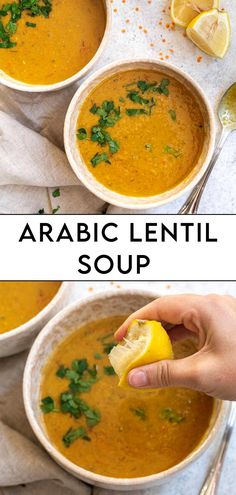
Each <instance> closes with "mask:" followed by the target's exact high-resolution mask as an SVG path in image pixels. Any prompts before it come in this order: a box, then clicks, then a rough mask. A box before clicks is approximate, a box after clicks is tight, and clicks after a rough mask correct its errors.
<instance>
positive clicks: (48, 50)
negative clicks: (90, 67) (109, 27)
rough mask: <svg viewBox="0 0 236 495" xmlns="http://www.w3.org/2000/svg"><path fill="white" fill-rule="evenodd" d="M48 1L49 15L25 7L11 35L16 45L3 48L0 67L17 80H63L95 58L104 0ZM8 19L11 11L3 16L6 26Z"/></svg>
mask: <svg viewBox="0 0 236 495" xmlns="http://www.w3.org/2000/svg"><path fill="white" fill-rule="evenodd" d="M10 3H13V2H10ZM38 3H39V5H40V6H42V5H44V3H45V2H43V0H42V1H41V0H40V1H39V2H38ZM49 3H50V6H51V10H50V7H49V10H50V12H47V11H46V14H45V15H47V16H48V17H45V15H43V14H42V15H37V16H33V17H32V10H31V9H28V10H23V11H22V13H21V18H20V19H19V20H17V22H16V23H15V24H16V32H15V34H13V35H12V36H11V37H10V43H13V46H12V47H10V48H2V49H0V69H1V70H2V71H4V72H5V73H7V74H8V75H9V76H11V77H13V78H14V79H18V80H20V81H23V82H25V83H29V84H53V83H57V82H60V81H64V80H65V79H67V78H69V77H71V76H73V75H74V74H76V73H77V72H78V71H80V70H81V69H82V68H83V67H84V66H85V65H86V64H87V63H88V62H89V61H90V60H91V59H92V57H93V56H94V55H95V53H96V51H97V49H98V47H99V45H100V43H101V40H102V38H103V35H104V31H105V26H106V13H105V8H104V2H103V0H86V1H84V0H69V1H68V0H51V2H49ZM0 7H2V2H1V5H0ZM43 12H44V11H43ZM9 19H10V13H8V15H7V16H2V17H0V20H1V21H2V22H3V23H4V26H6V25H7V23H8V21H9ZM14 29H15V28H14ZM0 37H1V36H0ZM14 43H16V44H14ZM6 45H7V46H9V43H8V42H7V41H6Z"/></svg>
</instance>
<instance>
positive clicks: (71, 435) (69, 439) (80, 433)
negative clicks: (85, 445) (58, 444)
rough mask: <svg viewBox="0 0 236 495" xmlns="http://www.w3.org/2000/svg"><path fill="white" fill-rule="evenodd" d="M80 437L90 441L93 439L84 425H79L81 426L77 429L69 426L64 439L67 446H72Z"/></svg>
mask: <svg viewBox="0 0 236 495" xmlns="http://www.w3.org/2000/svg"><path fill="white" fill-rule="evenodd" d="M78 438H82V439H83V440H87V441H88V442H89V441H90V440H91V439H90V437H89V436H88V434H87V432H86V429H85V428H84V427H83V426H79V428H76V429H73V428H69V430H68V431H67V432H66V434H65V435H64V437H63V439H62V440H63V443H64V445H65V447H70V445H71V444H72V443H73V442H75V440H77V439H78Z"/></svg>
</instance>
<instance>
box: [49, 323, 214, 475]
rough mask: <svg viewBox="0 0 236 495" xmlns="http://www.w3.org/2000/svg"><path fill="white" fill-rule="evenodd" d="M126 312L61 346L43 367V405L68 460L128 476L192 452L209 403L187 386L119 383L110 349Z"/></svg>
mask: <svg viewBox="0 0 236 495" xmlns="http://www.w3.org/2000/svg"><path fill="white" fill-rule="evenodd" d="M124 318H125V317H124V316H123V317H122V316H116V317H110V318H106V319H103V320H100V321H97V322H94V323H90V324H87V325H85V326H84V327H82V328H80V329H79V331H78V330H77V331H75V332H74V333H73V334H71V335H70V336H69V337H68V338H67V339H65V340H64V341H63V342H62V343H61V344H59V346H58V347H57V348H56V350H55V351H54V354H53V355H52V357H51V358H50V359H49V361H48V363H47V364H46V367H45V370H44V375H43V379H42V384H41V399H42V401H41V409H42V414H43V420H44V424H45V429H46V432H47V435H48V437H49V438H50V440H51V442H52V444H54V445H55V447H56V448H57V449H58V450H59V451H60V452H61V453H62V454H63V455H64V456H65V457H66V458H67V459H69V460H70V461H72V462H73V463H74V464H77V465H78V466H80V467H83V468H85V469H87V470H90V471H92V472H95V473H99V474H102V475H106V476H113V477H116V478H121V477H127V478H133V477H139V476H141V477H142V476H148V475H151V474H154V473H158V472H160V471H163V470H165V469H168V468H170V467H171V466H174V465H175V464H177V463H179V462H180V461H182V460H183V459H184V458H185V457H186V456H187V455H188V454H190V452H191V451H192V450H193V449H194V448H195V447H196V446H197V445H198V444H199V442H200V441H201V439H202V437H203V436H204V434H205V432H206V430H207V428H208V426H209V423H210V419H211V416H212V411H213V404H214V402H213V399H211V398H210V397H207V396H206V395H204V394H201V393H198V392H195V391H193V390H188V389H181V388H176V389H162V390H157V391H147V392H146V391H145V392H144V391H134V390H132V389H130V390H128V389H127V390H125V389H122V388H119V387H118V378H117V376H116V375H115V374H114V370H113V368H112V367H111V366H110V363H109V361H108V357H107V353H109V351H110V349H111V347H112V346H113V332H114V331H115V330H116V329H117V327H118V326H119V325H120V323H121V322H122V321H124ZM140 454H142V455H140Z"/></svg>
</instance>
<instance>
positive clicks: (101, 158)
mask: <svg viewBox="0 0 236 495" xmlns="http://www.w3.org/2000/svg"><path fill="white" fill-rule="evenodd" d="M101 162H105V163H109V164H110V163H111V162H110V160H109V158H108V154H107V153H96V155H94V157H93V158H92V159H91V163H92V166H93V167H96V166H97V165H99V163H101Z"/></svg>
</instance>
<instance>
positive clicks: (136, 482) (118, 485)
mask: <svg viewBox="0 0 236 495" xmlns="http://www.w3.org/2000/svg"><path fill="white" fill-rule="evenodd" d="M135 294H137V295H139V296H144V297H150V298H153V299H154V298H157V297H161V296H160V294H158V293H156V292H155V291H150V290H146V289H141V290H140V289H119V290H118V289H117V290H114V289H113V290H105V291H101V292H98V293H96V294H94V295H92V296H91V295H90V296H86V297H83V298H82V299H78V300H77V301H75V302H73V303H72V304H70V305H69V306H67V307H66V308H64V309H62V310H61V311H60V312H59V313H57V315H56V316H54V317H53V318H52V319H51V320H50V321H49V322H48V323H47V324H46V325H45V327H44V328H43V329H42V331H41V332H40V333H39V335H38V336H37V337H36V339H35V341H34V343H33V346H32V347H31V350H30V352H29V355H28V357H27V361H26V365H25V369H24V375H23V401H24V407H25V412H26V416H27V418H28V421H29V423H30V426H31V428H32V430H33V432H34V433H35V435H36V437H37V439H38V440H39V442H40V443H41V444H42V445H43V447H44V448H45V450H46V451H47V452H48V453H49V454H50V455H51V456H52V458H53V459H54V461H55V462H57V463H58V464H59V465H60V466H61V467H63V468H64V469H65V470H66V471H67V472H69V473H70V474H72V475H73V476H75V477H76V478H79V479H81V480H83V481H85V482H87V483H93V484H94V485H95V486H96V485H97V486H102V487H105V486H109V487H111V486H112V489H114V490H119V489H122V488H127V489H131V488H132V487H134V486H135V488H140V489H142V488H145V486H146V485H148V484H155V482H156V483H158V482H161V481H165V480H166V479H170V478H172V477H173V476H176V475H177V474H179V473H180V472H182V470H183V469H185V468H186V467H187V466H189V465H190V464H191V463H192V462H193V461H195V460H197V459H198V458H199V456H200V455H201V454H202V453H203V452H204V451H205V450H207V448H208V447H209V446H210V444H211V443H212V442H213V440H214V439H215V437H216V435H217V432H218V430H219V429H220V427H221V426H222V424H223V423H224V418H225V417H228V415H229V413H230V409H231V404H230V403H229V402H226V401H221V400H219V401H218V402H219V404H220V408H219V412H218V414H217V416H216V418H215V421H214V423H213V425H212V426H211V427H210V428H209V431H208V432H207V434H206V435H205V437H204V439H203V441H202V442H201V443H200V444H199V445H198V446H197V447H196V449H195V450H193V451H192V452H191V453H190V454H189V455H188V456H187V457H185V458H184V459H183V460H182V461H181V462H179V463H178V464H176V465H175V466H172V467H171V468H169V469H167V470H165V471H162V472H160V473H156V474H152V475H149V476H143V477H136V478H114V477H111V476H104V475H101V474H97V473H94V472H92V471H89V470H87V469H84V468H82V467H80V466H78V465H76V464H74V463H73V462H71V461H69V460H68V459H67V458H66V457H65V456H64V455H63V454H61V453H60V452H59V451H58V450H57V448H56V447H54V445H53V444H52V443H51V441H50V440H49V439H48V438H47V436H46V432H45V431H44V429H43V425H42V427H40V426H39V425H40V422H39V421H37V420H36V418H35V415H34V413H33V408H32V402H31V396H30V382H31V370H32V367H33V366H34V364H35V363H36V362H37V353H38V348H39V347H40V346H41V344H42V343H43V341H44V339H45V338H46V337H47V336H48V335H50V333H51V331H53V328H54V327H55V325H57V324H58V323H60V322H62V321H63V320H64V319H65V318H66V317H67V316H68V315H70V314H71V313H73V312H74V311H75V310H78V309H79V308H80V307H81V306H84V305H87V304H89V303H90V302H94V301H96V300H98V299H105V298H107V297H109V298H110V297H119V296H128V295H135ZM62 340H63V339H62Z"/></svg>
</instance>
